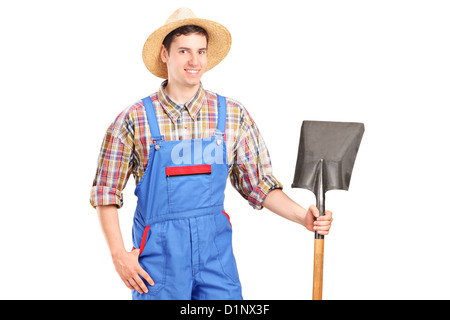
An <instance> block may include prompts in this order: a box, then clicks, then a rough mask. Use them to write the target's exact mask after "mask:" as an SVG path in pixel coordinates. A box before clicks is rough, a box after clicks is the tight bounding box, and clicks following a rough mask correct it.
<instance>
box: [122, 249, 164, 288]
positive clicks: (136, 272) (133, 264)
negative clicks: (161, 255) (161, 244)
mask: <svg viewBox="0 0 450 320" xmlns="http://www.w3.org/2000/svg"><path fill="white" fill-rule="evenodd" d="M138 258H139V249H135V250H133V251H131V252H123V253H122V254H120V255H119V256H118V257H117V258H113V262H114V266H115V267H116V271H117V273H118V274H119V276H120V278H121V279H122V281H123V283H125V285H126V286H127V287H128V288H129V289H131V290H137V291H138V292H139V293H143V292H145V293H147V292H148V288H147V286H146V285H145V283H144V281H142V279H141V276H142V278H144V279H145V280H147V282H148V283H149V284H150V285H151V286H153V285H155V283H154V282H153V280H152V278H151V277H150V276H149V275H148V273H147V272H146V271H145V270H144V269H142V267H141V265H140V264H139V260H138Z"/></svg>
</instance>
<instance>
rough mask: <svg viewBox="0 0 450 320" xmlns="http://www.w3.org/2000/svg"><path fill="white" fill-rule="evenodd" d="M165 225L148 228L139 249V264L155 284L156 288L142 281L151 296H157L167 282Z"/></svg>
mask: <svg viewBox="0 0 450 320" xmlns="http://www.w3.org/2000/svg"><path fill="white" fill-rule="evenodd" d="M164 225H165V224H156V225H154V226H153V227H152V228H150V226H147V227H146V228H145V230H144V234H143V236H142V240H141V246H140V248H139V252H140V253H139V264H140V265H141V267H142V268H143V269H144V270H145V271H146V272H147V273H148V274H149V275H150V277H151V278H152V279H153V281H154V282H155V285H154V286H150V284H149V283H148V282H147V281H146V280H145V279H142V280H143V281H144V283H145V285H146V286H147V288H148V294H149V295H155V294H157V293H158V292H159V291H160V290H161V289H162V288H164V286H165V282H166V259H167V255H166V237H165V230H163V229H162V228H163V227H164Z"/></svg>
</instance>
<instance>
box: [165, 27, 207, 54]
mask: <svg viewBox="0 0 450 320" xmlns="http://www.w3.org/2000/svg"><path fill="white" fill-rule="evenodd" d="M191 33H199V34H202V35H204V36H205V37H206V44H208V33H207V32H206V30H205V29H203V28H202V27H199V26H194V25H188V26H182V27H179V28H177V29H175V30H173V31H172V32H171V33H169V34H168V35H167V36H166V37H165V38H164V40H163V45H164V47H165V48H166V49H167V52H169V51H170V45H171V44H172V41H173V38H174V37H179V36H181V35H188V34H191Z"/></svg>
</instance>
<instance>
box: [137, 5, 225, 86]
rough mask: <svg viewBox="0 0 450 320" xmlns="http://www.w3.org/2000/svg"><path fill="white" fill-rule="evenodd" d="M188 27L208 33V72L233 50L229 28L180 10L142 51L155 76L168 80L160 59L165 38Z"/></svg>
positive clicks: (151, 37) (188, 11) (151, 36)
mask: <svg viewBox="0 0 450 320" xmlns="http://www.w3.org/2000/svg"><path fill="white" fill-rule="evenodd" d="M186 25H195V26H199V27H202V28H203V29H205V30H206V32H207V33H208V50H207V59H208V65H207V67H206V71H208V70H210V69H212V68H214V67H215V66H216V65H217V64H219V62H220V61H222V60H223V59H224V58H225V57H226V56H227V54H228V51H230V48H231V34H230V32H229V31H228V30H227V28H225V27H224V26H222V25H221V24H219V23H217V22H214V21H211V20H206V19H200V18H197V17H196V16H195V15H194V13H193V12H192V11H191V10H190V9H188V8H180V9H178V10H176V11H175V12H174V13H172V15H171V16H170V17H169V19H167V21H166V23H165V24H164V25H163V26H162V27H161V28H159V29H157V30H156V31H154V32H153V33H152V34H151V35H150V36H149V37H148V39H147V41H146V42H145V44H144V50H143V51H142V58H143V59H144V64H145V66H146V67H147V69H148V70H149V71H150V72H151V73H153V74H154V75H155V76H157V77H159V78H163V79H167V67H166V64H165V63H164V62H162V61H161V58H160V52H161V45H162V43H163V40H164V38H165V37H166V36H167V35H168V34H169V33H170V32H172V31H173V30H175V29H177V28H179V27H182V26H186Z"/></svg>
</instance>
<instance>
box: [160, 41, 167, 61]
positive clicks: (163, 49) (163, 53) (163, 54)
mask: <svg viewBox="0 0 450 320" xmlns="http://www.w3.org/2000/svg"><path fill="white" fill-rule="evenodd" d="M160 57H161V61H162V62H164V63H167V58H168V57H169V52H167V49H166V47H165V46H164V45H163V44H162V45H161V54H160Z"/></svg>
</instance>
